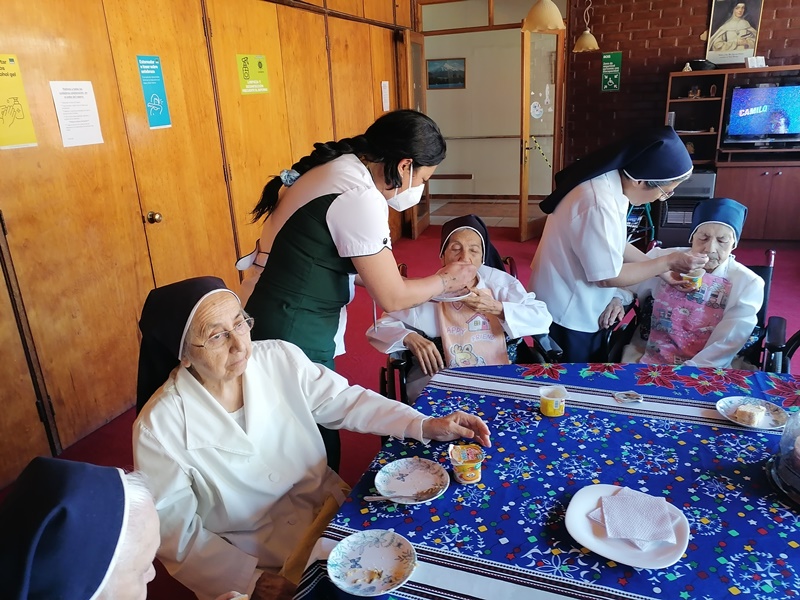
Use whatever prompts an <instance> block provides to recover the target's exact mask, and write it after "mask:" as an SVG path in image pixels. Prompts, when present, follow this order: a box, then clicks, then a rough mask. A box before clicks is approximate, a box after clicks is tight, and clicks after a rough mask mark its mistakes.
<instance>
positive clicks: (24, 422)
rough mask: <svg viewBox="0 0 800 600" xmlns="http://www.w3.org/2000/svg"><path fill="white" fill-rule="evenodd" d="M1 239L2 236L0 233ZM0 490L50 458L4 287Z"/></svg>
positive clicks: (0, 300)
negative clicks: (43, 458)
mask: <svg viewBox="0 0 800 600" xmlns="http://www.w3.org/2000/svg"><path fill="white" fill-rule="evenodd" d="M0 235H2V233H0ZM0 346H2V348H3V360H0V381H2V382H3V385H0V405H2V407H3V409H2V410H0V456H2V460H0V489H2V488H4V487H5V486H6V485H8V484H9V483H11V482H12V481H13V480H14V479H16V477H17V475H19V473H20V471H22V469H23V468H24V467H25V465H27V464H28V462H29V461H30V460H31V459H32V458H34V457H36V456H49V454H50V447H49V445H48V443H47V436H46V435H45V430H44V424H43V423H42V422H41V421H40V420H39V413H38V412H37V410H36V393H35V391H34V389H33V383H32V382H31V374H30V371H29V370H28V363H27V361H26V359H25V352H24V350H23V347H22V342H21V340H20V334H19V330H18V328H17V323H16V321H15V317H14V311H13V309H12V307H11V298H10V296H9V294H8V291H7V289H6V288H5V286H2V287H0Z"/></svg>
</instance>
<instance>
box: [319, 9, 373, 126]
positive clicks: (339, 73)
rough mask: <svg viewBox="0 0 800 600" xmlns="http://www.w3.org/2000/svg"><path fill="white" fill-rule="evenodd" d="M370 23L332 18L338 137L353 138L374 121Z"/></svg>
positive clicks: (329, 22) (332, 55)
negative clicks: (368, 59) (368, 58)
mask: <svg viewBox="0 0 800 600" xmlns="http://www.w3.org/2000/svg"><path fill="white" fill-rule="evenodd" d="M369 29H370V26H369V25H367V24H366V23H357V22H355V21H347V20H345V19H338V18H335V17H331V18H329V19H328V37H329V38H330V55H331V86H332V88H333V112H334V127H335V134H336V139H342V138H346V137H352V136H354V135H359V134H361V133H364V131H366V129H367V127H369V126H370V125H371V124H372V122H373V121H374V120H375V117H374V111H373V106H374V104H373V99H372V97H373V93H372V90H373V83H372V82H373V79H372V74H371V72H367V70H368V69H369V70H370V71H371V64H370V62H369V61H367V60H366V57H368V56H370V54H371V43H370V33H369Z"/></svg>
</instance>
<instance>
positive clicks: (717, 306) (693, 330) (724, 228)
mask: <svg viewBox="0 0 800 600" xmlns="http://www.w3.org/2000/svg"><path fill="white" fill-rule="evenodd" d="M746 216H747V208H746V207H745V206H743V205H741V204H739V203H738V202H736V201H735V200H731V199H730V198H712V199H710V200H703V201H702V202H700V203H699V204H698V205H697V207H696V208H695V209H694V213H693V214H692V233H691V235H690V236H689V243H690V244H691V247H690V248H654V249H653V250H651V251H650V252H648V253H647V256H648V257H653V258H655V257H660V256H667V255H669V254H671V253H675V252H682V251H685V250H691V251H693V252H695V253H697V254H704V255H706V256H707V257H708V262H707V263H706V264H705V266H704V267H703V269H702V270H699V271H698V272H697V273H693V274H692V275H694V277H687V282H686V283H685V284H681V285H678V286H670V285H667V284H666V283H665V282H664V281H663V280H662V279H660V278H658V277H654V278H651V279H648V280H647V281H644V282H642V283H640V284H639V285H636V286H632V287H630V288H627V289H624V290H618V293H617V297H616V298H615V299H614V300H613V301H612V303H620V305H621V303H623V302H624V303H626V304H627V303H629V302H630V301H631V300H632V299H633V298H632V294H635V295H636V296H637V297H638V299H639V303H640V306H642V307H645V309H644V312H645V313H648V314H649V313H652V316H650V317H643V320H644V324H643V325H642V326H640V327H639V328H637V330H636V331H635V332H634V334H633V338H632V340H631V344H629V345H628V346H626V347H625V350H624V352H623V356H622V360H623V362H643V363H648V364H688V365H693V366H701V367H731V366H733V367H737V368H747V365H746V364H744V363H743V361H742V359H741V358H740V357H737V353H738V352H739V351H740V350H741V349H742V347H743V346H744V345H745V343H746V342H747V341H748V338H749V337H750V335H751V334H752V333H753V328H754V327H755V325H756V315H757V314H758V311H759V310H760V309H761V304H762V303H763V301H764V280H763V279H761V277H759V276H758V275H756V274H755V273H753V271H751V270H750V269H748V268H747V267H745V266H744V265H741V264H739V263H738V262H737V261H736V257H735V256H734V255H733V254H731V251H732V250H733V249H734V248H736V245H737V244H738V242H739V239H740V238H741V236H742V227H743V226H744V222H745V218H746Z"/></svg>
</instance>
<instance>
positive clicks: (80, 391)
mask: <svg viewBox="0 0 800 600" xmlns="http://www.w3.org/2000/svg"><path fill="white" fill-rule="evenodd" d="M3 22H4V24H6V25H7V26H6V27H3V28H2V29H0V47H1V48H3V51H4V52H10V53H14V54H17V57H18V60H19V64H20V68H21V72H22V78H23V82H24V84H25V90H26V93H27V97H28V101H29V103H30V118H31V119H32V121H33V124H34V128H35V130H36V137H37V139H38V144H39V145H38V146H37V147H35V148H23V149H17V150H4V151H2V163H3V178H4V181H3V192H2V196H0V209H2V211H3V214H4V216H5V221H6V224H7V227H8V245H9V249H10V253H11V257H12V259H13V261H14V266H15V270H16V274H17V278H18V280H19V286H20V291H21V295H22V298H23V301H24V303H25V307H26V311H27V315H28V320H29V322H30V329H31V333H32V336H33V340H34V343H35V346H36V350H37V353H38V355H39V359H40V363H41V367H42V372H43V374H44V379H45V381H46V385H47V391H48V393H49V394H50V397H51V399H52V403H53V406H54V408H55V414H56V421H57V424H58V432H59V436H60V439H61V442H62V444H63V445H64V446H65V447H66V446H69V445H70V444H72V443H74V442H75V441H76V440H78V439H80V438H81V437H83V436H84V435H86V434H88V433H90V432H91V431H93V430H94V429H96V428H97V427H99V426H100V425H102V424H104V423H106V422H107V421H109V420H110V419H112V418H113V417H115V416H117V415H118V414H120V413H122V412H123V411H125V410H126V409H128V408H130V407H131V406H132V405H133V402H134V394H135V389H136V368H137V367H136V356H137V355H138V340H137V322H138V318H139V314H140V310H141V307H142V303H143V301H144V298H145V296H146V295H147V292H148V291H149V290H150V289H151V288H152V286H153V279H152V272H151V268H150V262H149V258H148V251H147V244H146V240H145V235H144V231H143V227H142V216H141V212H140V209H139V202H138V198H137V194H136V181H135V178H134V174H133V167H132V164H131V157H130V151H129V148H128V140H127V137H126V134H125V121H124V119H123V116H122V111H121V108H120V98H119V94H118V91H117V83H116V79H115V73H114V64H113V59H112V55H111V49H110V47H109V42H108V34H107V32H106V23H105V17H104V14H103V4H102V2H101V0H86V1H84V2H76V3H65V2H62V1H60V0H40V1H39V2H35V3H31V2H27V1H26V0H11V1H9V2H5V3H4V7H3ZM58 80H65V81H91V82H92V84H93V88H94V94H95V98H96V101H97V108H98V113H99V117H100V127H101V129H102V135H103V140H104V143H103V144H95V145H89V146H76V147H69V148H65V147H64V146H63V143H62V140H61V133H60V129H59V123H58V120H57V117H56V112H55V107H54V104H53V99H52V95H51V92H50V87H49V82H50V81H58ZM3 320H4V321H5V319H3ZM4 356H6V351H5V350H4ZM3 385H4V386H5V385H6V384H5V381H4V384H3ZM20 435H25V434H24V433H20Z"/></svg>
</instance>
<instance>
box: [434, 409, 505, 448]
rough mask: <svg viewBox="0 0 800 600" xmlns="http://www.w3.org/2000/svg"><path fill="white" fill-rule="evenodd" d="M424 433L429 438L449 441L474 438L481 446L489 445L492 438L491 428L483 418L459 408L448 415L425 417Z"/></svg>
mask: <svg viewBox="0 0 800 600" xmlns="http://www.w3.org/2000/svg"><path fill="white" fill-rule="evenodd" d="M422 435H423V436H424V437H425V438H426V439H429V440H436V441H437V442H449V441H452V440H457V439H459V438H467V439H470V440H471V439H474V440H475V441H476V442H478V443H479V444H480V445H481V446H486V447H489V446H491V445H492V440H491V438H490V436H489V428H488V427H487V426H486V423H484V422H483V419H481V418H480V417H476V416H475V415H470V414H468V413H465V412H462V411H460V410H457V411H455V412H452V413H450V414H449V415H447V416H446V417H437V418H435V419H425V420H424V421H423V422H422Z"/></svg>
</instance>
